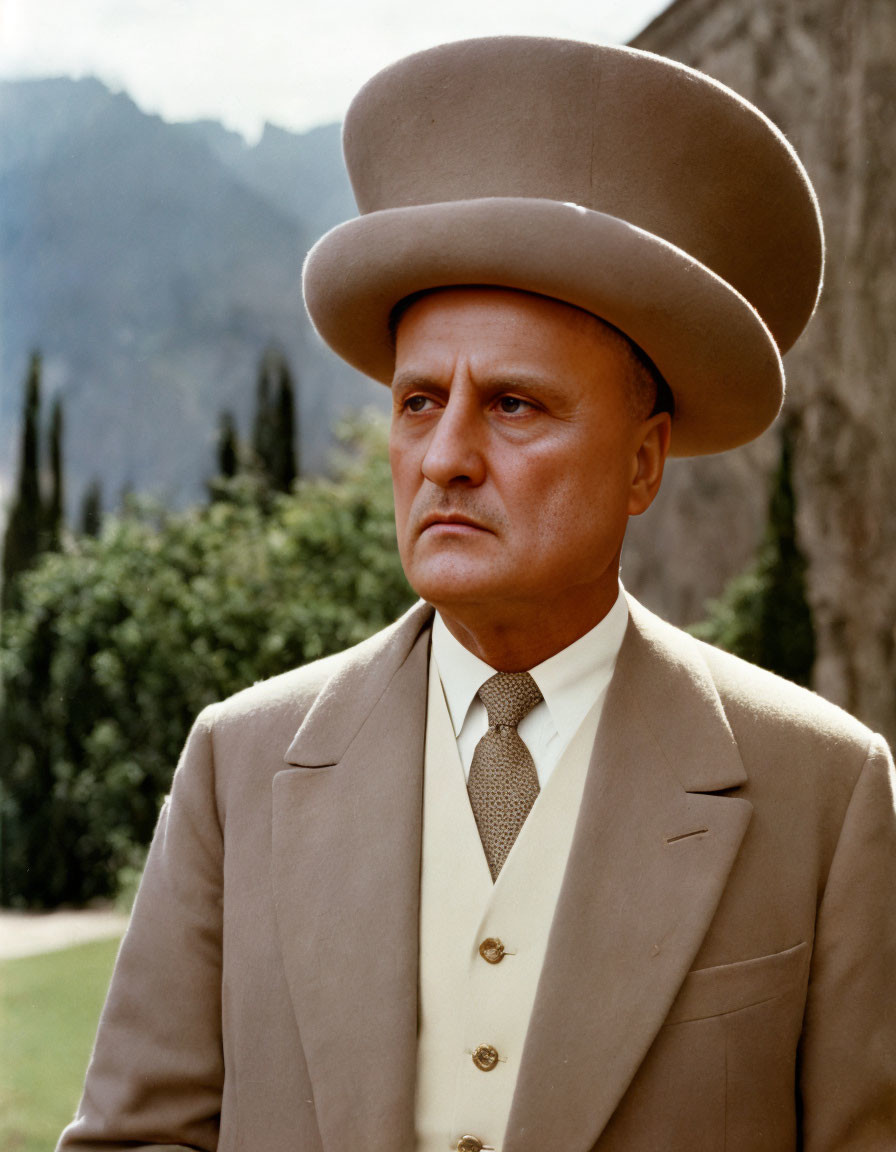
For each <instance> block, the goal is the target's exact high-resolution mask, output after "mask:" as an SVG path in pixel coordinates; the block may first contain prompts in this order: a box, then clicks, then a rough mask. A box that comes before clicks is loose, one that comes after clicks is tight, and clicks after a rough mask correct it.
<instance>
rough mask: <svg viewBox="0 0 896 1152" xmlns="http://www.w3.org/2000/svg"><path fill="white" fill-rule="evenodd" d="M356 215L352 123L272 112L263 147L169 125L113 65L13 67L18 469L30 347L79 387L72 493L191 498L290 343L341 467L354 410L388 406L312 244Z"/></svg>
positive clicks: (6, 367) (4, 195)
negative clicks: (312, 275) (307, 301)
mask: <svg viewBox="0 0 896 1152" xmlns="http://www.w3.org/2000/svg"><path fill="white" fill-rule="evenodd" d="M353 214H354V207H353V201H352V198H351V192H350V190H349V187H348V183H347V179H346V177H345V174H344V169H343V166H342V159H341V149H340V134H339V127H338V125H335V124H333V125H328V126H326V127H323V128H318V129H315V130H314V131H312V132H308V133H306V134H302V135H300V134H296V133H292V132H287V131H285V130H283V129H279V128H274V127H271V126H268V127H267V128H266V130H265V132H264V134H263V136H262V137H261V139H260V140H259V142H258V143H257V144H256V145H254V146H251V147H250V146H249V145H247V144H246V143H245V142H244V141H243V139H242V137H240V136H238V135H236V134H235V133H232V132H229V131H227V130H226V129H225V128H223V127H222V126H221V125H220V124H216V123H213V122H208V121H202V122H198V123H194V124H168V123H166V122H164V121H163V120H161V119H160V118H159V117H157V116H151V115H147V114H146V113H144V112H142V111H141V110H140V109H139V108H138V107H137V106H136V105H135V104H134V103H133V101H132V100H130V99H129V98H128V97H127V96H126V95H124V94H120V93H118V94H116V93H113V92H111V91H110V90H109V89H108V88H106V87H105V86H104V85H103V84H102V83H100V82H99V81H98V80H94V79H87V80H70V79H50V80H26V81H6V82H0V260H2V273H3V274H2V282H0V318H2V343H0V478H2V482H3V487H5V488H6V489H7V490H8V487H9V484H10V482H11V476H12V473H13V472H14V468H15V459H14V457H15V451H16V437H17V430H18V421H19V412H20V407H21V390H22V385H23V380H24V376H25V369H26V365H27V359H28V354H29V352H30V351H31V349H33V348H39V349H40V350H41V351H42V353H43V355H44V367H45V373H44V375H45V384H46V389H47V392H48V393H50V394H60V395H61V396H62V397H63V399H64V402H65V411H66V420H67V437H66V466H67V474H68V479H69V502H70V507H71V506H72V505H73V504H74V502H75V501H76V500H77V498H78V495H79V493H80V492H81V491H82V490H83V488H84V486H85V485H86V484H87V483H88V482H89V481H90V480H91V478H92V477H94V476H98V477H100V478H101V479H102V482H103V487H104V490H105V492H106V493H107V495H108V497H110V498H111V499H114V498H115V497H116V496H117V494H118V492H119V491H120V490H121V489H122V488H124V487H127V488H130V489H135V490H138V491H143V490H151V491H155V492H158V493H160V494H162V495H163V496H165V497H166V498H167V499H169V500H171V501H173V502H175V503H182V502H185V501H187V500H190V499H193V498H196V497H197V496H199V495H201V493H202V491H203V483H204V481H205V480H206V479H207V478H208V476H209V475H210V474H211V472H212V471H213V467H214V440H215V433H216V427H217V421H218V414H219V412H220V411H221V410H222V409H224V408H230V409H232V410H233V411H234V412H235V413H236V415H237V420H238V423H239V425H240V427H241V428H243V429H245V430H248V426H249V420H250V415H251V411H252V407H253V404H254V389H255V374H256V370H257V365H258V363H259V361H260V359H261V356H262V354H263V353H264V351H265V350H266V348H268V347H269V346H271V345H275V346H277V347H279V348H281V349H282V350H283V351H284V353H285V354H286V355H287V357H288V359H289V361H290V363H291V365H292V367H293V369H294V373H295V375H296V377H297V378H298V380H299V389H300V405H299V411H300V428H301V441H302V444H301V448H302V458H303V461H304V462H305V464H306V466H307V467H309V468H310V469H312V470H319V469H322V468H323V467H324V466H325V463H326V459H327V452H328V446H329V433H330V429H331V428H332V426H333V423H334V421H335V420H336V419H337V417H338V416H339V415H340V413H342V412H343V411H344V410H347V409H355V408H358V407H359V406H361V407H363V406H367V405H371V404H374V405H377V404H378V405H380V406H382V407H385V405H386V393H385V390H384V389H383V388H382V387H381V386H379V385H377V384H374V383H373V382H371V381H369V380H366V379H365V378H364V377H362V376H360V375H359V374H357V373H354V372H353V371H352V370H351V369H349V368H348V367H346V366H345V365H344V364H343V363H342V362H341V361H339V360H338V359H337V358H336V357H335V356H333V355H332V354H331V353H330V352H329V351H328V350H327V349H326V348H325V347H324V346H323V345H322V343H321V342H320V340H319V339H318V338H317V337H316V336H315V334H314V333H313V331H312V330H311V328H310V325H309V324H308V322H307V320H306V318H305V315H304V311H303V308H302V303H301V265H302V259H303V257H304V254H305V252H306V251H307V249H308V248H309V247H310V245H311V244H312V243H313V242H314V240H315V239H316V238H317V237H318V236H319V235H320V234H321V233H322V232H323V231H325V230H326V229H327V228H329V227H332V226H333V225H334V224H336V223H338V222H339V221H340V220H342V219H345V218H347V217H348V216H351V215H353Z"/></svg>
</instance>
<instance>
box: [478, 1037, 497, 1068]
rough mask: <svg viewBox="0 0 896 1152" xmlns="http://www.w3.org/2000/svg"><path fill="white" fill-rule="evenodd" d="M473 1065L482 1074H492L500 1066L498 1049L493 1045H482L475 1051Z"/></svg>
mask: <svg viewBox="0 0 896 1152" xmlns="http://www.w3.org/2000/svg"><path fill="white" fill-rule="evenodd" d="M473 1063H474V1064H475V1065H476V1067H477V1068H478V1069H479V1070H480V1071H481V1072H491V1070H492V1068H496V1067H497V1066H498V1049H497V1048H492V1046H491V1044H480V1045H479V1047H478V1048H476V1049H475V1050H474V1051H473Z"/></svg>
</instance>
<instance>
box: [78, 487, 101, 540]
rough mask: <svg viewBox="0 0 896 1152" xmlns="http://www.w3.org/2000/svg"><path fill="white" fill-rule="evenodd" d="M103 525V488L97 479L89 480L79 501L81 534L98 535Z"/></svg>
mask: <svg viewBox="0 0 896 1152" xmlns="http://www.w3.org/2000/svg"><path fill="white" fill-rule="evenodd" d="M102 526H103V490H102V487H101V485H100V482H99V480H96V479H94V480H91V482H90V484H89V485H88V487H87V489H86V491H85V492H84V499H83V500H82V501H81V522H80V525H79V527H80V531H81V535H82V536H99V534H100V529H101V528H102Z"/></svg>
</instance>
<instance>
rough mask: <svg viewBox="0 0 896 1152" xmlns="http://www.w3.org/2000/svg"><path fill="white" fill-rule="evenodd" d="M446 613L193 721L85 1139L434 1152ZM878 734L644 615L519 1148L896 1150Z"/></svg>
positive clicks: (563, 923)
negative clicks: (426, 950) (420, 1072)
mask: <svg viewBox="0 0 896 1152" xmlns="http://www.w3.org/2000/svg"><path fill="white" fill-rule="evenodd" d="M429 621H430V610H429V609H428V608H427V607H426V606H425V605H418V606H417V608H415V609H413V610H412V611H411V612H410V613H409V614H408V615H407V616H406V617H404V618H403V619H402V620H401V621H399V623H398V624H397V625H395V626H393V627H392V628H391V629H388V630H387V631H386V632H384V633H382V634H380V635H378V636H376V637H373V638H372V639H371V640H369V641H367V642H365V643H364V644H362V645H360V646H359V647H358V648H356V649H353V650H352V651H350V652H348V653H344V654H342V655H339V656H336V657H330V658H328V659H326V660H324V661H321V662H320V663H318V664H314V665H311V666H309V667H307V668H304V669H301V670H299V671H297V672H293V673H289V674H287V675H285V676H282V677H279V678H277V679H274V680H272V681H269V682H267V683H265V684H261V685H257V686H256V687H254V688H251V689H249V690H247V691H246V692H243V693H241V694H240V695H238V696H236V697H234V698H233V699H231V700H229V701H227V702H226V703H224V704H220V705H215V706H213V707H211V708H209V709H208V710H206V711H205V712H203V714H202V715H201V716H200V718H199V720H198V721H197V723H196V726H195V728H194V731H193V733H192V735H191V737H190V740H189V742H188V745H187V748H186V750H185V753H184V756H183V759H182V761H181V764H180V766H179V769H178V772H177V775H176V778H175V782H174V785H173V789H172V794H171V798H170V802H169V803H167V804H166V806H165V808H164V810H163V813H162V816H161V818H160V822H159V827H158V831H157V834H156V837H155V840H154V843H153V847H152V851H151V854H150V859H149V863H148V866H147V870H146V875H145V879H144V883H143V886H142V889H141V892H140V895H139V898H138V901H137V905H136V909H135V912H134V917H133V921H132V924H131V927H130V929H129V931H128V934H127V936H126V938H125V940H124V943H123V946H122V950H121V955H120V957H119V961H118V965H117V968H116V972H115V976H114V979H113V982H112V987H111V990H110V993H109V998H108V1002H107V1005H106V1008H105V1010H104V1013H103V1017H102V1021H101V1024H100V1029H99V1034H98V1040H97V1046H96V1050H95V1053H94V1056H93V1059H92V1062H91V1065H90V1068H89V1072H88V1077H87V1083H86V1088H85V1095H84V1099H83V1102H82V1105H81V1109H80V1112H79V1118H78V1119H77V1121H76V1122H75V1123H74V1125H73V1126H72V1127H70V1128H69V1129H68V1130H67V1133H66V1134H65V1135H64V1137H63V1140H62V1147H64V1148H67V1149H75V1148H89V1149H95V1150H97V1152H98V1150H99V1149H104V1150H106V1152H109V1150H110V1149H124V1148H134V1147H139V1148H161V1147H163V1146H164V1147H168V1146H170V1145H172V1144H173V1145H175V1146H177V1147H181V1148H191V1149H213V1148H219V1149H221V1152H236V1150H237V1149H240V1150H243V1152H287V1150H290V1152H395V1150H401V1152H410V1150H411V1149H412V1148H413V1146H414V1135H413V1132H414V1076H415V1049H416V1027H417V950H418V940H417V917H418V902H419V867H420V836H421V795H422V781H421V776H422V762H423V737H424V719H425V692H426V677H427V649H428V639H429ZM894 901H896V819H894V797H893V769H892V762H891V760H890V758H889V754H888V752H887V750H886V747H885V745H884V744H883V742H882V741H881V740H880V739H879V738H875V737H872V736H871V734H870V733H869V732H868V731H867V730H866V729H865V728H863V727H862V726H861V725H860V724H858V723H857V722H856V721H854V720H852V719H851V718H849V717H848V716H846V715H845V714H844V713H842V712H840V711H839V710H837V709H835V708H833V707H832V706H830V705H828V704H826V703H824V702H823V701H821V700H820V699H818V698H816V697H814V696H812V695H811V694H809V693H807V692H804V691H802V690H800V689H798V688H795V687H793V686H792V685H790V684H787V683H785V682H783V681H781V680H778V679H776V678H774V677H772V676H770V675H768V674H766V673H764V672H761V671H759V670H757V669H755V668H753V667H751V666H749V665H746V664H744V663H742V662H741V661H739V660H736V659H735V658H733V657H731V656H728V655H726V654H723V653H720V652H717V651H716V650H714V649H711V648H708V647H706V646H704V645H702V644H699V643H698V642H697V641H695V640H693V639H692V638H691V637H689V636H686V635H685V634H683V633H681V632H679V631H677V630H676V629H673V628H671V627H669V626H668V625H666V624H663V623H662V622H661V621H659V620H658V619H657V618H656V617H654V616H652V615H651V614H650V613H649V612H647V611H646V610H645V609H643V608H642V607H640V606H639V605H638V604H636V603H634V602H632V604H631V621H630V624H629V628H628V632H627V634H626V637H625V641H624V643H623V647H622V651H621V653H620V656H619V661H618V664H617V669H616V674H615V676H614V679H613V682H612V684H611V686H610V691H609V695H608V698H607V702H606V706H605V710H604V715H603V719H602V722H601V725H600V728H599V731H598V735H597V740H596V743H595V747H594V753H593V757H592V763H591V768H590V770H589V776H588V780H587V783H586V787H585V792H584V796H583V800H582V807H581V812H580V816H579V820H578V824H577V828H576V832H575V838H574V842H573V847H572V851H571V856H570V860H569V865H568V869H567V873H566V876H565V880H564V883H563V887H562V890H561V894H560V898H559V903H558V906H557V910H556V915H555V918H554V922H553V925H552V929H551V934H550V940H549V944H548V951H547V956H546V960H545V964H544V969H543V972H542V976H541V980H540V983H539V986H538V993H537V998H536V1004H535V1009H534V1013H533V1016H532V1019H531V1024H530V1027H529V1031H528V1034H527V1039H526V1046H525V1051H524V1055H523V1059H522V1064H521V1068H520V1075H519V1081H518V1084H517V1089H516V1094H515V1096H514V1100H513V1105H512V1110H511V1115H510V1120H509V1125H508V1130H507V1137H506V1141H505V1144H504V1152H524V1150H536V1149H538V1150H543V1149H548V1148H550V1149H562V1152H589V1150H590V1149H595V1150H596V1152H635V1150H637V1152H648V1150H651V1152H654V1150H655V1152H702V1150H706V1152H709V1150H712V1152H721V1150H722V1149H724V1150H725V1152H784V1150H785V1149H787V1150H791V1149H795V1148H802V1149H806V1150H807V1152H835V1150H836V1152H843V1150H844V1149H857V1150H858V1149H862V1150H871V1149H874V1150H880V1152H883V1150H884V1149H887V1150H892V1149H893V1148H896V1019H894V1002H896V916H894Z"/></svg>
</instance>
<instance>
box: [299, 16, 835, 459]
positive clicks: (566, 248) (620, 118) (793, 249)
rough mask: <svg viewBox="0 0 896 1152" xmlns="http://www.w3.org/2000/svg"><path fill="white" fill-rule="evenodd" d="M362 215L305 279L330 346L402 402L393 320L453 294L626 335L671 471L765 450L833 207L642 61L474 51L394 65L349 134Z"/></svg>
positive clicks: (662, 62)
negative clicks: (645, 378)
mask: <svg viewBox="0 0 896 1152" xmlns="http://www.w3.org/2000/svg"><path fill="white" fill-rule="evenodd" d="M343 143H344V148H345V158H346V165H347V167H348V171H349V175H350V177H351V181H352V185H353V187H354V192H355V198H356V199H357V202H358V208H359V210H360V212H361V215H360V216H359V217H358V218H357V219H355V220H350V221H348V222H347V223H345V224H341V225H339V226H338V227H337V228H334V229H333V230H332V231H331V232H328V233H327V235H326V236H324V237H323V238H322V239H321V240H320V241H319V242H318V243H317V245H316V246H315V247H314V248H313V249H312V250H311V252H310V253H309V255H308V259H307V262H306V265H305V275H304V291H305V303H306V306H307V308H308V312H309V314H310V316H311V319H312V321H313V323H314V325H315V327H316V328H317V330H318V332H319V333H320V334H321V336H322V337H323V338H324V340H326V342H327V343H328V344H329V345H330V346H331V347H332V348H333V349H334V350H335V351H336V352H337V353H338V354H339V355H340V356H342V357H343V359H345V360H347V361H348V362H349V363H350V364H352V365H354V366H355V367H356V368H359V369H360V370H361V371H362V372H365V373H367V374H368V375H369V376H373V377H374V378H375V379H377V380H381V381H383V382H384V383H388V382H389V381H390V380H391V377H392V372H393V365H394V349H393V346H392V341H391V339H390V334H389V315H390V312H391V311H392V309H393V307H394V306H395V305H396V304H397V303H398V302H399V301H400V300H402V299H403V298H404V297H405V296H408V295H410V294H411V293H413V292H417V291H421V290H424V289H427V288H436V287H440V286H447V285H452V284H490V285H501V286H504V287H508V288H518V289H523V290H525V291H529V292H538V293H541V294H542V295H545V296H553V297H556V298H557V299H560V300H564V301H567V302H568V303H570V304H575V305H577V306H578V307H580V308H584V309H586V310H587V311H589V312H593V313H595V314H596V315H597V316H600V317H602V318H603V319H605V320H607V321H609V322H610V323H611V324H614V325H615V326H616V327H617V328H620V329H621V330H622V331H623V332H625V333H626V334H627V335H628V336H629V337H630V338H631V339H632V340H634V341H635V342H636V343H637V344H639V345H640V346H641V348H643V349H644V351H645V352H646V353H647V354H648V355H649V356H650V358H651V359H652V360H653V361H654V363H655V364H656V365H657V367H658V368H659V370H660V372H662V374H663V376H664V377H665V378H666V380H667V381H668V383H669V386H670V388H671V389H672V393H673V395H674V397H675V405H676V411H675V420H674V425H673V435H672V452H673V453H674V454H675V455H679V456H687V455H697V454H701V453H706V452H719V451H722V450H723V449H726V448H732V447H734V446H735V445H737V444H743V443H744V442H746V441H747V440H750V439H752V438H753V437H755V436H758V435H759V433H760V432H762V431H763V429H765V428H766V427H767V426H768V425H769V424H770V423H771V422H772V421H773V420H774V418H775V416H776V414H777V412H778V409H779V408H780V405H781V399H782V397H783V392H784V374H783V370H782V366H781V354H782V353H783V352H786V351H787V349H788V348H789V347H790V346H791V345H792V344H793V342H794V341H795V340H796V338H797V336H798V335H799V334H800V332H801V331H802V329H803V327H804V326H805V324H806V322H807V321H808V319H809V317H810V316H811V314H812V311H813V308H814V306H815V302H816V299H817V296H818V291H819V287H820V282H821V273H822V265H823V251H824V249H823V238H822V231H821V218H820V216H819V212H818V204H817V202H816V199H815V195H814V193H813V190H812V186H811V184H810V183H809V179H808V177H807V175H806V172H805V170H804V169H803V167H802V165H801V164H800V161H799V159H798V157H797V155H796V153H795V152H794V150H793V149H792V148H791V146H790V145H789V144H788V142H787V141H786V140H785V138H784V136H783V135H782V134H781V132H779V131H778V129H777V128H776V127H775V126H774V125H773V124H772V123H771V122H770V121H769V120H768V119H767V118H766V117H765V116H763V115H762V113H760V112H759V111H758V110H757V109H756V108H754V107H753V106H752V105H751V104H749V103H747V101H745V100H743V99H742V98H741V97H739V96H738V95H736V94H735V93H734V92H732V91H731V90H730V89H728V88H725V87H724V86H723V85H721V84H718V83H716V82H715V81H714V80H711V79H710V78H709V77H707V76H704V75H703V74H702V73H700V72H696V71H694V70H693V69H690V68H686V67H684V66H683V65H681V64H677V63H674V62H673V61H671V60H666V59H664V58H663V57H660V56H655V55H653V54H652V53H649V52H641V51H638V50H636V49H632V48H619V47H607V46H603V45H595V44H584V43H579V42H576V41H569V40H554V39H541V38H535V37H523V36H520V37H517V36H507V37H504V36H502V37H493V38H487V39H481V40H466V41H459V42H457V43H452V44H444V45H441V46H440V47H437V48H433V49H430V50H427V51H425V52H420V53H417V54H415V55H413V56H409V57H407V58H406V59H404V60H399V61H398V62H397V63H396V64H393V65H391V66H390V67H388V68H386V69H384V70H383V71H382V72H379V73H378V74H377V75H376V76H374V77H373V79H371V80H370V81H368V83H367V84H366V85H365V86H364V87H363V88H362V89H361V91H360V92H359V93H358V95H357V96H356V97H355V99H354V101H353V103H352V105H351V107H350V109H349V111H348V114H347V116H346V120H345V127H344V133H343Z"/></svg>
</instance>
